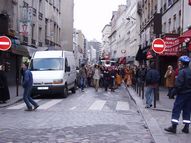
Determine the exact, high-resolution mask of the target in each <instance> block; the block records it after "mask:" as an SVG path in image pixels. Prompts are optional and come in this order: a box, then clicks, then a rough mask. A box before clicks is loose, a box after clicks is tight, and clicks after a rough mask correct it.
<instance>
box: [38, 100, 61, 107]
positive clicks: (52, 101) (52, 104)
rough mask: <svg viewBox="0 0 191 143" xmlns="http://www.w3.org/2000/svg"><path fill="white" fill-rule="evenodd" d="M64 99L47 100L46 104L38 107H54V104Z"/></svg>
mask: <svg viewBox="0 0 191 143" xmlns="http://www.w3.org/2000/svg"><path fill="white" fill-rule="evenodd" d="M62 100H63V99H53V100H51V101H49V102H47V103H45V104H43V105H40V106H39V107H38V109H42V110H45V109H48V108H50V107H52V106H54V105H56V104H58V103H59V102H61V101H62Z"/></svg>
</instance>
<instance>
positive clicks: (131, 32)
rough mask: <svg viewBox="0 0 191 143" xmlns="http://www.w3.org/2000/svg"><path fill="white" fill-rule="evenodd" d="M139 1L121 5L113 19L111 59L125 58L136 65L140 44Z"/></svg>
mask: <svg viewBox="0 0 191 143" xmlns="http://www.w3.org/2000/svg"><path fill="white" fill-rule="evenodd" d="M137 4H138V1H137V0H135V1H130V0H127V4H126V5H119V7H118V11H113V13H112V18H111V33H110V36H109V42H110V58H111V59H115V60H119V59H121V58H125V59H126V60H127V62H128V63H135V62H134V61H135V55H136V53H137V51H138V49H139V43H140V36H139V31H140V16H139V14H138V12H137V8H138V7H137Z"/></svg>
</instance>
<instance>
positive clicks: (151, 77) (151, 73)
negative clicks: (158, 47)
mask: <svg viewBox="0 0 191 143" xmlns="http://www.w3.org/2000/svg"><path fill="white" fill-rule="evenodd" d="M159 81H160V74H159V72H158V70H156V69H155V64H154V63H151V64H150V69H148V71H147V74H146V86H147V89H146V93H145V97H146V107H145V108H150V107H152V102H153V98H154V93H155V91H156V88H157V87H158V84H159ZM152 93H153V94H152Z"/></svg>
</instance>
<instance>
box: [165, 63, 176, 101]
mask: <svg viewBox="0 0 191 143" xmlns="http://www.w3.org/2000/svg"><path fill="white" fill-rule="evenodd" d="M164 78H165V79H166V87H167V88H168V94H167V96H168V97H169V98H170V99H173V98H174V95H173V89H174V86H175V71H174V70H173V67H172V66H171V65H169V66H168V69H167V71H166V73H165V76H164Z"/></svg>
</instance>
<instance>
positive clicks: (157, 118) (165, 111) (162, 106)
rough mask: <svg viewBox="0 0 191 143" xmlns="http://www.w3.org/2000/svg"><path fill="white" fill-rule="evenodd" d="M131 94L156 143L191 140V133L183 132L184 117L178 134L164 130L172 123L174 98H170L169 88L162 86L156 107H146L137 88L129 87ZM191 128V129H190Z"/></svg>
mask: <svg viewBox="0 0 191 143" xmlns="http://www.w3.org/2000/svg"><path fill="white" fill-rule="evenodd" d="M127 90H128V92H129V93H130V96H131V97H132V99H133V100H134V101H135V103H136V104H137V106H138V108H139V110H140V112H141V114H142V116H143V118H144V119H145V121H146V123H147V125H148V128H149V130H150V132H151V134H152V136H153V138H154V140H155V142H156V143H187V142H190V140H191V135H190V134H183V133H182V132H181V129H182V128H183V124H182V122H181V121H182V119H181V118H180V125H179V126H178V129H177V134H170V133H167V132H165V131H164V128H166V127H169V126H170V125H171V111H172V108H173V104H174V100H175V99H169V98H168V97H167V96H166V95H167V89H165V88H162V87H160V89H159V96H160V97H159V101H157V104H156V108H151V109H145V108H144V107H145V100H142V98H141V97H139V96H138V95H137V93H136V92H135V90H134V89H133V88H131V87H128V88H127ZM190 130H191V129H190Z"/></svg>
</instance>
